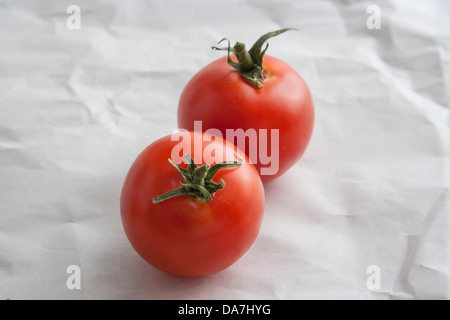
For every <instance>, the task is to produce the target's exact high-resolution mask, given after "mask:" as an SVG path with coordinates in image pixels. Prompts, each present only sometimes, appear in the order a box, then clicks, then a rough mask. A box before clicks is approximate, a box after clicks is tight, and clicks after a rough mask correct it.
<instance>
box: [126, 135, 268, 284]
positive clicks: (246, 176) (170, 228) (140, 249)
mask: <svg viewBox="0 0 450 320" xmlns="http://www.w3.org/2000/svg"><path fill="white" fill-rule="evenodd" d="M186 137H188V141H184V147H187V148H188V149H193V150H194V151H189V150H187V152H185V151H186V150H185V149H186V148H184V149H181V151H180V148H179V147H180V143H181V141H172V140H173V139H171V136H166V137H164V138H161V139H159V140H157V141H156V142H154V143H152V144H151V145H149V146H148V147H147V148H145V149H144V150H143V152H142V153H141V154H140V155H139V156H138V157H137V159H136V160H135V161H134V163H133V164H132V166H131V168H130V169H129V172H128V174H127V176H126V178H125V182H124V185H123V188H122V194H121V199H120V208H121V217H122V222H123V227H124V230H125V233H126V235H127V237H128V239H129V241H130V243H131V245H132V246H133V248H134V249H135V250H136V251H137V253H138V254H139V255H140V256H141V257H142V258H144V259H145V260H146V261H147V262H148V263H150V264H151V265H153V266H154V267H156V268H158V269H160V270H162V271H165V272H168V273H171V274H175V275H181V276H203V275H207V274H211V273H214V272H218V271H220V270H223V269H225V268H227V267H229V266H230V265H232V264H233V263H234V262H236V261H237V260H238V259H239V258H240V257H241V256H242V255H243V254H244V253H245V252H246V251H247V250H248V249H249V248H250V246H251V245H252V244H253V242H254V241H255V239H256V237H257V235H258V233H259V230H260V226H261V223H262V218H263V212H264V190H263V185H262V182H261V179H260V177H259V175H258V172H257V171H256V169H255V167H254V166H253V165H252V164H250V163H249V161H248V159H247V158H246V156H245V154H244V153H243V152H242V151H240V150H237V149H236V147H235V146H234V145H233V144H231V143H229V142H228V141H226V140H223V139H221V138H219V137H214V136H211V135H209V134H207V133H201V132H186V135H185V136H184V138H186ZM175 140H176V139H175ZM212 148H213V149H214V150H215V155H216V156H217V158H216V160H214V161H213V160H211V159H210V158H211V157H208V156H207V153H208V152H211V149H212ZM174 150H175V151H174ZM208 150H209V151H208ZM220 150H223V153H224V154H225V153H228V152H231V154H232V155H233V158H234V159H231V160H234V161H236V159H237V158H240V159H242V162H241V164H240V165H239V166H235V167H231V168H222V169H220V170H218V171H217V172H216V173H215V175H214V176H213V178H212V181H213V182H205V183H204V186H211V183H212V185H213V187H214V186H218V185H219V184H218V183H219V181H220V182H222V181H221V180H222V179H223V181H224V182H225V184H224V185H222V184H221V187H222V188H220V187H219V190H217V191H216V192H215V193H213V194H212V195H211V198H212V199H211V200H210V201H203V200H201V199H200V198H199V197H198V196H196V195H188V194H182V195H178V196H174V197H172V198H169V199H167V200H164V201H161V202H157V203H153V200H155V201H156V199H159V198H158V197H159V196H161V195H164V194H166V193H167V192H170V191H172V190H176V189H180V188H184V187H183V184H182V183H184V184H185V185H189V182H187V181H186V179H184V178H182V176H181V175H180V172H179V171H181V172H183V173H186V172H187V171H188V170H187V169H188V165H187V164H185V163H182V164H177V165H178V166H176V165H171V163H169V162H168V161H167V160H168V158H172V160H174V157H173V153H174V152H176V154H177V156H181V155H182V154H186V153H189V154H195V155H196V156H197V159H195V158H194V160H195V162H196V165H192V164H191V165H190V166H194V167H196V168H197V169H195V168H194V169H193V171H195V170H197V171H195V172H197V173H198V172H200V171H201V169H198V168H205V169H206V171H208V170H212V169H213V168H214V165H216V164H217V163H219V161H218V160H217V159H218V158H220V157H219V156H220V154H221V151H220ZM191 152H192V153H191ZM213 153H214V152H213ZM226 160H230V159H226ZM174 161H175V160H174ZM206 163H208V165H209V166H204V165H205V164H206ZM176 167H179V168H181V169H176ZM206 180H208V179H206Z"/></svg>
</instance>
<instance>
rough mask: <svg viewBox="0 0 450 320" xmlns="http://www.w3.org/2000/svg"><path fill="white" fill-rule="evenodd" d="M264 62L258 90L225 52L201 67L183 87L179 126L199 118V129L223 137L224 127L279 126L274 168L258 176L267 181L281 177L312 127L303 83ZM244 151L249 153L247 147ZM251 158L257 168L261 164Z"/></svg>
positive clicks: (277, 63)
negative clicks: (211, 131)
mask: <svg viewBox="0 0 450 320" xmlns="http://www.w3.org/2000/svg"><path fill="white" fill-rule="evenodd" d="M263 67H264V69H265V70H266V71H267V72H268V77H267V78H266V79H265V82H264V83H263V87H262V88H259V89H258V88H255V87H254V86H253V85H252V84H250V83H249V82H248V81H246V80H245V79H244V78H242V77H241V76H240V75H239V73H238V72H237V71H236V70H235V69H233V68H232V67H230V66H229V65H228V64H227V57H223V58H220V59H218V60H216V61H213V62H212V63H210V64H209V65H207V66H206V67H204V68H203V69H202V70H200V71H199V72H198V73H197V74H196V75H194V77H193V78H192V79H191V80H190V81H189V82H188V84H187V85H186V86H185V88H184V90H183V92H182V95H181V97H180V101H179V106H178V125H179V127H180V128H184V129H187V130H193V129H194V121H202V129H203V131H206V130H208V129H211V128H215V129H219V130H220V131H221V133H222V136H223V137H224V138H226V129H235V130H236V129H243V130H244V131H245V130H247V129H255V130H256V131H257V132H258V133H259V130H260V129H266V130H267V132H271V129H278V130H279V156H278V159H276V158H274V161H275V160H278V171H277V172H276V174H272V175H261V179H262V180H263V182H267V181H270V180H273V179H275V178H277V177H279V176H281V175H282V174H283V173H285V172H286V171H287V170H288V169H289V168H290V167H291V166H293V165H294V164H295V163H296V162H297V161H298V160H299V159H300V157H301V156H302V155H303V153H304V151H305V150H306V148H307V146H308V144H309V141H310V139H311V136H312V132H313V126H314V105H313V100H312V97H311V94H310V91H309V88H308V86H307V84H306V83H305V81H304V80H303V78H302V77H301V76H300V75H299V74H298V73H297V72H296V71H295V70H294V69H292V68H291V67H290V66H289V65H287V64H286V63H284V62H283V61H281V60H279V59H277V58H274V57H271V56H268V55H265V56H264V59H263ZM258 141H259V139H258ZM268 141H270V138H269V139H268ZM245 152H246V153H247V155H249V150H248V148H246V150H245ZM269 155H270V152H269ZM252 160H253V159H252ZM253 162H254V164H255V167H256V168H257V170H258V172H260V173H261V168H262V167H265V166H266V165H264V164H262V163H261V161H253Z"/></svg>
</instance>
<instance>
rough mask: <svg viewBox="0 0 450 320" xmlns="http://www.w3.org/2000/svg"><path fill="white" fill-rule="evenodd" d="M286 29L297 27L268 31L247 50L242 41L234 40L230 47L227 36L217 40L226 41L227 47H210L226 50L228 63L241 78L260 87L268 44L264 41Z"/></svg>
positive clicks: (262, 80)
mask: <svg viewBox="0 0 450 320" xmlns="http://www.w3.org/2000/svg"><path fill="white" fill-rule="evenodd" d="M288 30H297V29H295V28H284V29H280V30H277V31H272V32H268V33H266V34H264V35H262V36H261V37H260V38H259V39H258V40H257V41H256V42H255V44H254V45H253V46H252V47H251V48H250V50H248V51H247V49H246V48H245V44H244V43H242V42H236V44H235V45H234V46H233V47H231V45H230V40H228V39H227V38H223V39H222V40H220V41H219V44H220V43H222V42H223V41H228V46H227V47H224V48H220V47H215V46H212V47H211V48H212V49H214V50H224V51H225V50H226V51H228V59H227V62H228V64H229V65H230V66H231V67H233V68H234V69H236V70H237V71H238V72H239V74H240V75H241V76H242V77H243V78H245V79H246V80H248V81H249V82H250V83H251V84H253V85H254V86H255V87H256V88H261V87H262V86H263V82H264V79H265V77H264V75H263V72H264V68H263V66H262V60H263V56H264V54H265V53H266V50H267V48H268V47H269V44H268V43H266V41H267V40H268V39H270V38H272V37H275V36H277V35H279V34H281V33H284V32H286V31H288ZM264 43H266V46H265V48H264V49H262V46H263V45H264ZM230 53H234V54H235V55H236V58H237V60H238V61H237V62H235V61H233V60H232V59H231V57H230Z"/></svg>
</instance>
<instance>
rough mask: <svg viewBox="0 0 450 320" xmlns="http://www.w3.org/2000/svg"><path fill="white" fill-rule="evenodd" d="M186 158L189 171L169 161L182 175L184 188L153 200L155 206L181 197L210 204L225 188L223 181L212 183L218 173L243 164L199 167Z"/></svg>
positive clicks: (187, 155) (237, 162)
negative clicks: (193, 197)
mask: <svg viewBox="0 0 450 320" xmlns="http://www.w3.org/2000/svg"><path fill="white" fill-rule="evenodd" d="M184 158H185V159H186V162H187V169H184V168H181V167H179V166H177V165H176V164H175V163H173V161H172V160H171V159H169V163H170V164H171V165H172V166H174V167H175V169H176V170H177V171H178V172H179V173H180V175H181V180H180V183H181V184H182V185H183V186H182V187H180V188H178V189H174V190H171V191H168V192H166V193H164V194H162V195H160V196H157V197H155V198H153V204H156V203H158V202H161V201H165V200H168V199H171V198H173V197H177V196H181V195H193V196H196V197H197V198H199V199H200V200H202V201H205V202H209V201H211V200H212V196H211V195H212V194H214V193H215V192H216V191H217V190H220V189H223V188H224V187H225V181H224V180H223V179H221V180H220V182H219V183H216V182H214V181H212V178H213V177H214V175H215V174H216V173H217V171H219V170H220V169H223V168H230V167H237V166H240V165H241V164H242V162H240V161H231V162H229V161H225V162H221V163H218V164H215V165H213V166H212V167H211V166H210V165H209V164H205V165H203V166H200V167H198V166H197V165H196V164H195V163H194V161H193V160H192V158H191V156H190V155H189V154H186V155H185V156H184Z"/></svg>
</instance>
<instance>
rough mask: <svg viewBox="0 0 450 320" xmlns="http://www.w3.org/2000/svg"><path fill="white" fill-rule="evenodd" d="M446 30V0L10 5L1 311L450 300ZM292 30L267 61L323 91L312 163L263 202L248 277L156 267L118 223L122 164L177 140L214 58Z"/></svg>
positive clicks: (4, 46) (1, 77)
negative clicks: (280, 63) (95, 304)
mask: <svg viewBox="0 0 450 320" xmlns="http://www.w3.org/2000/svg"><path fill="white" fill-rule="evenodd" d="M70 5H76V6H78V7H79V9H80V20H79V23H80V25H79V26H80V29H72V27H73V23H74V22H76V21H74V20H73V16H72V14H73V11H69V13H67V9H68V7H69V6H70ZM374 5H375V10H374V7H373V6H374ZM369 7H370V8H369ZM377 8H378V11H377V10H376V9H377ZM377 14H378V16H377ZM374 15H375V16H374ZM449 15H450V7H449V4H448V3H447V2H446V1H444V0H442V1H433V2H428V1H376V2H372V1H312V0H311V1H247V2H244V1H229V0H228V1H189V2H183V1H164V2H162V1H126V2H125V1H94V2H93V1H86V0H82V1H81V0H77V1H75V2H68V1H47V0H43V1H35V2H32V1H0V43H1V49H0V194H1V196H0V199H1V200H0V299H448V298H449V296H450V290H449V276H450V258H449V257H450V252H449V241H448V239H449V237H448V234H449V218H448V214H449V212H450V194H449V193H450V192H449V184H450V183H449V182H450V173H449V170H450V161H449V158H450V129H449V128H450V117H449V106H450V95H449V93H450V82H449V75H450V52H449V49H450V25H449V22H448V16H449ZM68 19H69V20H68ZM377 23H378V25H377ZM282 27H296V28H298V29H299V31H296V32H288V33H285V34H283V35H280V36H279V37H277V38H274V39H271V40H270V46H269V49H268V52H267V54H270V55H273V56H276V57H278V58H280V59H282V60H284V61H286V62H287V63H289V64H290V65H291V66H293V67H294V68H295V69H296V70H297V71H298V72H299V73H300V74H301V75H302V76H303V77H304V79H305V80H306V81H307V83H308V84H309V86H310V89H311V92H312V95H313V98H314V102H315V108H316V124H315V130H314V134H313V138H312V140H311V143H310V145H309V148H308V149H307V151H306V153H305V155H304V157H303V158H302V159H301V160H300V161H299V162H298V163H297V164H296V166H295V167H293V168H292V169H291V170H290V171H289V172H288V173H287V174H286V175H284V176H283V177H281V178H279V179H278V180H276V181H273V182H272V183H269V184H267V185H266V186H265V188H266V210H265V218H264V222H263V226H262V230H261V233H260V235H259V237H258V239H257V241H256V242H255V244H254V245H253V247H252V248H251V249H250V251H248V253H247V254H246V255H245V256H244V257H243V258H242V259H241V260H239V261H238V262H237V263H236V264H235V265H233V266H232V267H230V268H229V269H227V270H225V271H223V272H220V273H217V274H214V275H211V276H207V277H203V278H195V279H185V278H179V277H173V276H170V275H167V274H164V273H162V272H160V271H158V270H156V269H154V268H153V267H151V266H149V265H148V264H147V263H146V262H144V261H143V260H142V259H141V258H140V257H139V256H138V255H137V254H136V253H135V252H134V250H133V249H132V248H131V246H130V244H129V242H128V240H127V239H126V237H125V234H124V232H123V229H122V225H121V220H120V213H119V196H120V191H121V187H122V182H123V179H124V177H125V174H126V172H127V171H128V168H129V166H130V165H131V163H132V161H133V160H134V159H135V157H136V156H137V155H138V154H139V153H140V151H141V150H142V149H143V148H144V147H146V146H147V145H148V144H150V143H151V142H153V141H154V140H156V139H158V138H159V137H162V136H164V135H167V134H170V133H171V132H172V131H173V130H175V129H176V127H177V122H176V111H177V104H178V98H179V95H180V94H181V91H182V89H183V87H184V85H185V84H186V83H187V81H188V80H189V79H190V78H191V77H192V76H193V75H194V74H195V73H196V72H197V71H198V70H199V69H200V68H202V67H203V66H205V65H206V64H208V63H209V62H211V61H213V60H214V59H216V58H219V57H220V56H222V55H223V54H224V53H223V52H217V51H212V50H211V49H210V46H211V45H214V44H216V43H217V41H219V40H220V39H222V38H223V37H228V38H229V39H230V40H231V42H232V43H234V42H235V41H237V40H239V41H243V42H246V43H247V44H248V45H251V44H252V43H253V42H254V41H255V40H256V39H257V38H258V37H259V36H260V35H262V34H263V33H265V32H268V31H273V30H277V29H279V28H282ZM377 27H379V29H378V28H377ZM71 266H75V269H74V267H71ZM74 270H76V271H78V272H79V273H76V272H74ZM76 275H77V276H79V277H78V278H77V280H80V283H79V284H80V286H79V288H78V287H77V286H76V285H75V284H77V282H76V281H75V278H74V276H76Z"/></svg>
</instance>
